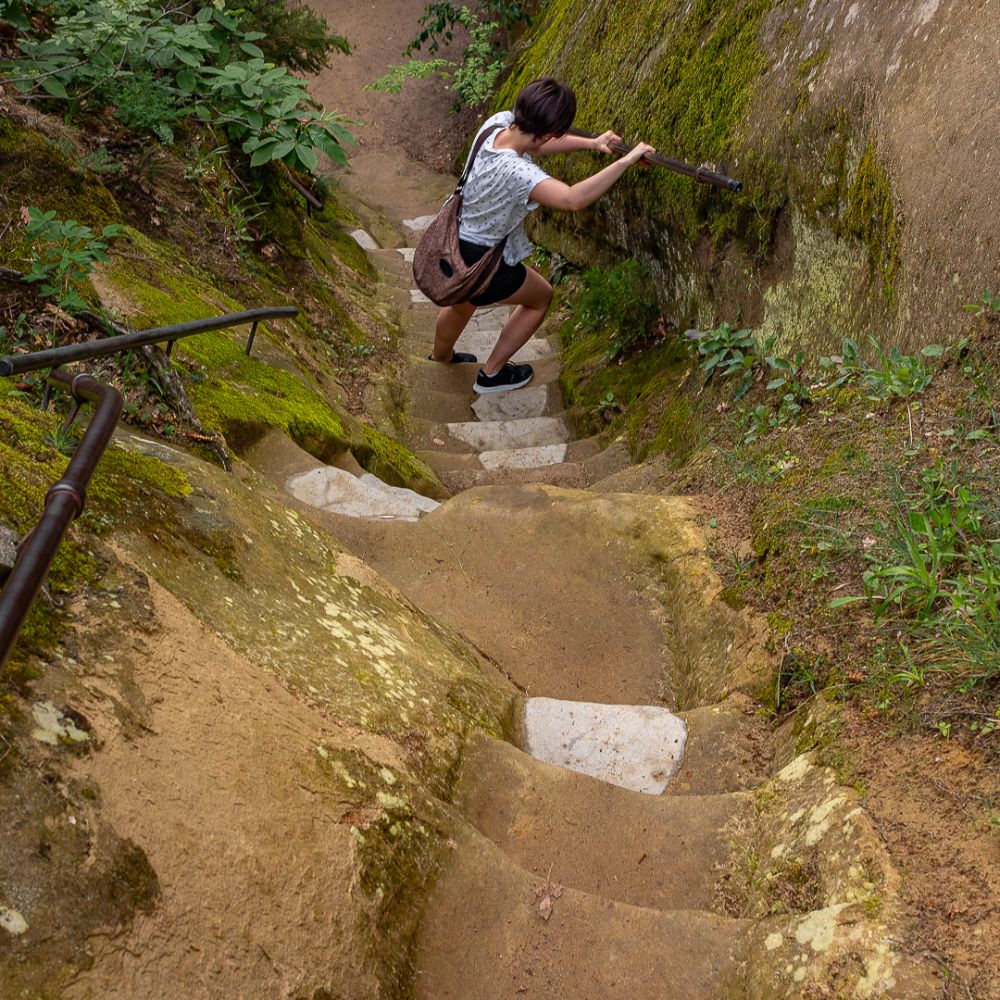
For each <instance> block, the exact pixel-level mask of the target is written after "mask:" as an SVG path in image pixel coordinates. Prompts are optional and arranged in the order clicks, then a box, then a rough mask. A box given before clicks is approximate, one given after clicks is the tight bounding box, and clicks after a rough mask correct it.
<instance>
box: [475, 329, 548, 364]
mask: <svg viewBox="0 0 1000 1000" xmlns="http://www.w3.org/2000/svg"><path fill="white" fill-rule="evenodd" d="M499 336H500V331H499V330H473V331H471V332H470V331H469V330H465V331H463V333H462V336H461V337H459V338H458V342H457V343H456V344H455V350H456V351H469V352H471V353H472V354H475V355H476V356H477V357H478V358H479V360H480V362H483V361H485V360H486V359H487V358H488V357H489V356H490V354H491V352H492V351H493V346H494V344H496V342H497V338H498V337H499ZM553 353H554V351H553V350H552V345H551V344H550V343H549V342H548V341H547V340H539V339H538V338H536V337H533V338H532V339H531V340H529V341H528V342H527V343H526V344H525V345H524V346H523V347H522V348H520V349H519V350H518V351H517V353H516V354H515V355H514V357H513V358H512V359H511V360H512V361H518V362H524V361H540V360H541V359H542V358H548V357H551V356H552V354H553Z"/></svg>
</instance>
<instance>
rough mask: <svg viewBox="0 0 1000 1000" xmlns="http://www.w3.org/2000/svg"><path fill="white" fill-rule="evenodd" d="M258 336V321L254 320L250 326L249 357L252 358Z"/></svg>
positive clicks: (248, 339)
mask: <svg viewBox="0 0 1000 1000" xmlns="http://www.w3.org/2000/svg"><path fill="white" fill-rule="evenodd" d="M256 335H257V320H254V321H253V323H252V324H251V326H250V336H249V337H247V350H246V353H247V357H249V356H250V351H251V349H252V348H253V338H254V337H255V336H256Z"/></svg>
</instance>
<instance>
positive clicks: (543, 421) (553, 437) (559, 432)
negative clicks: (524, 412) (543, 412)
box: [445, 394, 570, 451]
mask: <svg viewBox="0 0 1000 1000" xmlns="http://www.w3.org/2000/svg"><path fill="white" fill-rule="evenodd" d="M498 395H499V394H498ZM510 395H512V394H510ZM445 426H446V427H447V428H448V433H449V434H450V435H451V436H452V437H453V438H457V439H458V440H459V441H464V442H465V443H466V444H468V445H471V446H472V447H473V448H475V449H476V451H498V450H500V449H504V448H536V447H539V446H543V445H552V444H564V443H565V442H566V441H568V440H569V438H570V433H569V428H567V426H566V425H565V424H564V423H563V421H562V420H561V419H560V418H559V417H526V418H525V419H523V420H470V421H466V422H463V423H460V424H446V425H445Z"/></svg>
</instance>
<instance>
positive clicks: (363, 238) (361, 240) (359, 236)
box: [351, 229, 381, 250]
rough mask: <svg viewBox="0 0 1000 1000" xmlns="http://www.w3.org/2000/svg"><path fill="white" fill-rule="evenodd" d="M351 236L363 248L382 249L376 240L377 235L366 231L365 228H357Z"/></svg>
mask: <svg viewBox="0 0 1000 1000" xmlns="http://www.w3.org/2000/svg"><path fill="white" fill-rule="evenodd" d="M351 237H352V238H353V240H354V242H355V243H357V244H358V246H359V247H361V248H362V249H363V250H380V249H381V247H380V246H379V245H378V243H376V242H375V237H374V236H372V234H371V233H369V232H366V231H365V230H364V229H355V230H354V232H353V233H351Z"/></svg>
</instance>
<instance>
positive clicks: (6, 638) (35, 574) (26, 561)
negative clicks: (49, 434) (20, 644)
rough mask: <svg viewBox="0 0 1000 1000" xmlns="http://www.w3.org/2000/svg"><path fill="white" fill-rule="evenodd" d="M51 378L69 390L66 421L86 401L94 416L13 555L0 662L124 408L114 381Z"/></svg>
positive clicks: (0, 614) (1, 607)
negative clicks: (35, 521)
mask: <svg viewBox="0 0 1000 1000" xmlns="http://www.w3.org/2000/svg"><path fill="white" fill-rule="evenodd" d="M49 381H50V382H51V383H52V384H54V385H57V386H60V387H62V388H65V389H69V391H70V392H71V393H72V395H73V408H72V410H71V411H70V414H69V417H68V418H67V427H68V426H69V425H70V424H71V423H72V422H73V420H75V418H76V415H77V413H78V412H79V410H80V407H81V406H82V405H83V404H84V403H92V404H93V405H94V416H93V417H92V418H91V421H90V423H89V424H88V425H87V429H86V431H84V434H83V438H82V440H81V441H80V444H79V445H78V446H77V448H76V451H75V452H74V453H73V457H72V458H71V459H70V461H69V465H68V466H66V471H65V472H64V473H63V477H62V479H60V480H59V482H57V483H55V484H54V485H53V486H52V488H51V489H50V490H49V491H48V493H46V494H45V510H44V511H43V513H42V516H41V519H40V520H39V522H38V524H37V525H35V528H34V529H33V530H32V531H31V532H30V533H29V534H28V535H26V536H25V537H24V538H23V539H22V541H21V544H20V545H19V546H18V551H17V561H16V562H15V563H14V568H13V569H12V570H11V571H10V576H8V577H7V582H6V583H5V584H4V587H3V591H2V592H0V666H3V664H4V663H5V662H6V660H7V657H8V655H9V654H10V651H11V649H12V648H13V646H14V641H15V640H16V639H17V635H18V633H19V632H20V631H21V626H22V625H23V624H24V619H25V618H26V617H27V614H28V611H29V610H30V608H31V605H32V602H33V601H34V600H35V597H36V596H37V595H38V591H39V590H40V589H41V586H42V581H43V580H44V579H45V574H46V573H47V572H48V570H49V566H50V565H51V564H52V560H53V558H54V557H55V554H56V550H57V549H58V548H59V544H60V542H62V540H63V536H64V535H65V534H66V531H67V529H68V528H69V526H70V522H72V521H73V520H75V519H76V518H77V517H79V516H80V514H81V512H82V511H83V505H84V502H85V500H86V495H87V486H88V484H89V483H90V478H91V476H93V474H94V469H95V467H96V466H97V462H98V459H100V457H101V455H103V454H104V450H105V448H107V446H108V442H109V441H110V440H111V434H112V432H113V431H114V429H115V425H116V424H117V423H118V417H119V415H120V414H121V409H122V397H121V393H120V392H119V391H118V390H117V389H115V388H114V387H113V386H110V385H105V384H104V383H103V382H98V381H97V379H95V378H94V377H93V376H92V375H69V374H67V373H66V372H58V371H55V372H52V374H51V375H49Z"/></svg>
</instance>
